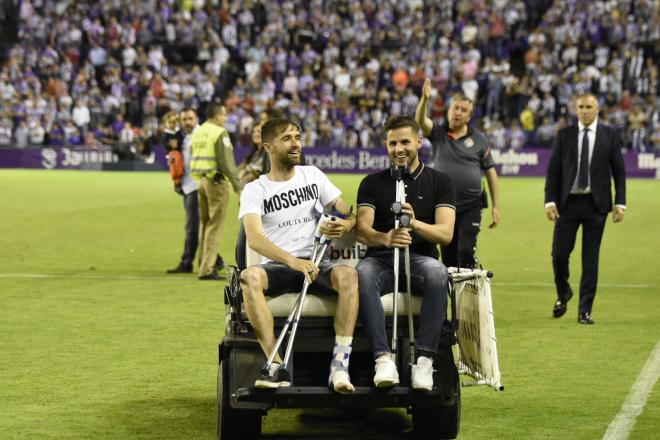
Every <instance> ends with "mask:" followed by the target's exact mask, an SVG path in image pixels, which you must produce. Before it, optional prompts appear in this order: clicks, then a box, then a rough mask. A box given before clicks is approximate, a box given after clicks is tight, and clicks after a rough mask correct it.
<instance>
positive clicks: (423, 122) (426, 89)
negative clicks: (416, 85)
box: [415, 78, 433, 136]
mask: <svg viewBox="0 0 660 440" xmlns="http://www.w3.org/2000/svg"><path fill="white" fill-rule="evenodd" d="M430 96H431V80H430V79H428V78H426V80H424V86H423V87H422V96H420V97H419V104H417V110H415V120H416V121H417V123H418V124H419V126H420V127H421V128H422V131H423V132H424V136H428V135H429V134H431V130H432V129H433V121H432V120H431V119H430V118H429V117H428V116H427V115H426V107H427V105H428V102H429V98H430Z"/></svg>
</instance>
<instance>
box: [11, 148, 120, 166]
mask: <svg viewBox="0 0 660 440" xmlns="http://www.w3.org/2000/svg"><path fill="white" fill-rule="evenodd" d="M117 161H118V158H117V155H116V154H115V153H113V152H112V150H111V149H109V148H108V149H103V150H100V149H99V150H91V149H89V148H84V147H44V148H0V168H44V169H47V170H52V169H73V170H80V169H101V168H102V165H103V164H104V163H115V162H117Z"/></svg>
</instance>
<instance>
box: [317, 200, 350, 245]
mask: <svg viewBox="0 0 660 440" xmlns="http://www.w3.org/2000/svg"><path fill="white" fill-rule="evenodd" d="M332 207H334V208H335V209H336V210H337V211H339V212H340V213H341V214H343V215H348V217H347V218H346V219H341V218H337V217H335V220H329V221H328V222H327V223H326V224H325V226H322V227H321V232H322V233H323V234H325V235H327V236H328V237H330V238H339V237H341V236H342V235H344V234H346V233H347V232H350V231H352V230H353V228H355V222H356V221H357V218H356V217H355V214H353V213H352V212H351V207H350V206H349V205H348V204H347V203H346V202H345V201H344V200H343V199H342V198H341V197H337V198H336V199H334V200H333V201H332V202H330V203H328V205H327V206H326V209H331V208H332ZM349 214H350V215H349Z"/></svg>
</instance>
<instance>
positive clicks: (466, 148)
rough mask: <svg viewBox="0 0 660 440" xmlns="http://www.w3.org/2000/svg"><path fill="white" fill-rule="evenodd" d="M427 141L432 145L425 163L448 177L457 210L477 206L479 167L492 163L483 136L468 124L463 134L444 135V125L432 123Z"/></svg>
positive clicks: (479, 198) (445, 125)
mask: <svg viewBox="0 0 660 440" xmlns="http://www.w3.org/2000/svg"><path fill="white" fill-rule="evenodd" d="M429 140H430V141H431V144H432V145H433V154H432V155H431V159H430V160H429V166H430V167H431V168H433V169H436V170H438V171H441V172H443V173H447V174H448V175H449V177H451V180H452V181H453V182H454V185H455V186H456V208H457V209H458V211H459V212H461V211H464V210H467V209H470V208H474V207H476V206H479V205H480V204H481V203H482V202H481V193H482V192H483V187H482V184H481V170H487V169H489V168H492V167H493V166H495V162H493V156H492V155H491V154H490V145H489V143H488V139H487V138H486V135H484V134H483V133H482V132H480V131H479V130H476V129H474V128H472V127H470V126H468V131H467V133H466V134H465V136H462V137H460V138H458V139H453V138H452V137H451V136H449V135H447V124H442V125H437V124H436V125H434V126H433V130H431V134H430V136H429Z"/></svg>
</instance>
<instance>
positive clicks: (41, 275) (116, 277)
mask: <svg viewBox="0 0 660 440" xmlns="http://www.w3.org/2000/svg"><path fill="white" fill-rule="evenodd" d="M0 278H27V279H55V278H70V279H84V280H137V281H142V280H143V281H150V280H192V279H195V277H194V276H193V275H191V276H177V275H167V276H160V275H154V276H140V275H83V274H74V275H64V274H62V275H58V274H48V273H0ZM494 284H495V285H496V286H503V287H506V286H514V287H554V284H553V283H523V282H496V283H494ZM599 286H600V287H610V288H615V289H654V288H659V287H660V285H657V284H607V283H601V284H599Z"/></svg>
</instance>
